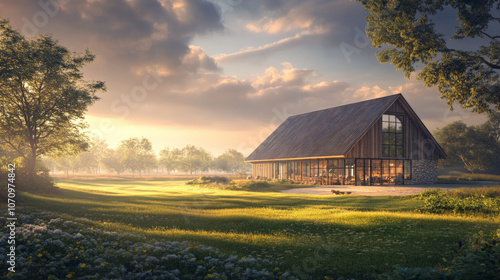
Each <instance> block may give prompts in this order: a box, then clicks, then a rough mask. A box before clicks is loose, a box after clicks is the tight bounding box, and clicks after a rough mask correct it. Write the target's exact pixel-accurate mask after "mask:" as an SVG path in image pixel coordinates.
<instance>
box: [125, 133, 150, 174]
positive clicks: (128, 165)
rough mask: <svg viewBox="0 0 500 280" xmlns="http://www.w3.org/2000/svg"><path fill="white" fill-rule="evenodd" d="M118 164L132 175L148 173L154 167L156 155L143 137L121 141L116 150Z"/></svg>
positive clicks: (148, 141) (147, 140)
mask: <svg viewBox="0 0 500 280" xmlns="http://www.w3.org/2000/svg"><path fill="white" fill-rule="evenodd" d="M116 155H117V159H118V161H119V163H120V164H121V166H122V167H123V168H124V169H128V170H130V171H131V172H132V173H135V172H139V174H141V173H142V171H148V170H151V169H153V168H154V167H156V155H155V154H154V152H153V146H152V144H151V141H150V140H149V139H147V138H145V137H142V138H140V139H139V138H137V137H135V138H129V139H126V140H123V141H122V142H121V143H120V146H118V148H117V149H116Z"/></svg>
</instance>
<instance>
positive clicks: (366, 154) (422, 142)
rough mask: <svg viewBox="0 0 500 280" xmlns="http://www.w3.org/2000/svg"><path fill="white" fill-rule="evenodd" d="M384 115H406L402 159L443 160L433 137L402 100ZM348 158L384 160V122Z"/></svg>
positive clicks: (366, 136) (352, 150) (379, 122)
mask: <svg viewBox="0 0 500 280" xmlns="http://www.w3.org/2000/svg"><path fill="white" fill-rule="evenodd" d="M384 114H396V115H404V124H403V131H404V155H403V157H400V158H401V159H415V160H420V159H427V160H437V159H439V158H443V154H442V153H441V152H440V149H441V147H439V145H438V144H437V142H435V140H434V139H433V138H432V135H430V133H428V132H427V131H425V130H424V129H423V128H422V126H419V125H418V122H419V121H420V119H418V117H417V116H416V114H414V113H413V112H412V111H411V110H410V108H409V106H406V105H405V104H404V103H403V102H402V101H400V99H398V100H396V102H394V103H393V104H392V105H391V106H390V107H389V108H388V109H387V110H386V111H385V112H384ZM346 158H383V157H382V121H381V119H380V118H379V119H378V120H377V122H376V123H375V124H374V125H373V126H372V127H371V128H370V129H369V130H368V131H367V132H366V134H365V135H363V137H362V138H361V139H360V140H359V141H358V142H357V143H356V144H355V145H354V146H353V147H352V148H351V149H350V150H349V152H347V154H346Z"/></svg>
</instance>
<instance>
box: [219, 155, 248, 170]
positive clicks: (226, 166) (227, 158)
mask: <svg viewBox="0 0 500 280" xmlns="http://www.w3.org/2000/svg"><path fill="white" fill-rule="evenodd" d="M214 166H215V168H216V169H218V170H221V171H225V172H230V173H239V172H244V171H246V169H247V165H246V163H245V156H244V155H243V154H242V153H240V152H238V151H236V150H235V149H228V150H226V151H225V152H224V153H223V154H222V155H220V156H218V157H217V158H216V159H215V160H214Z"/></svg>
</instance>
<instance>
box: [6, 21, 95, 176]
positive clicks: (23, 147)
mask: <svg viewBox="0 0 500 280" xmlns="http://www.w3.org/2000/svg"><path fill="white" fill-rule="evenodd" d="M93 60H94V55H92V54H91V53H90V52H89V51H86V52H85V53H84V54H77V53H72V52H70V51H68V50H67V49H66V48H65V47H63V46H61V45H60V44H59V43H58V42H57V41H56V40H55V39H53V38H52V37H51V36H50V35H42V36H38V37H35V38H25V37H24V36H23V35H21V33H19V32H18V31H16V30H14V29H12V27H11V26H10V24H9V22H8V21H7V20H2V19H0V145H1V146H3V148H7V149H9V150H10V151H13V152H16V153H17V154H18V156H21V157H23V158H25V159H26V168H27V172H28V177H29V178H30V179H31V180H33V179H34V178H33V177H34V176H35V166H36V159H37V157H38V156H40V155H45V154H48V153H51V152H57V151H60V150H64V149H65V148H67V147H69V146H71V147H76V148H79V147H83V146H85V145H84V143H85V140H86V139H85V137H84V136H83V135H82V133H81V129H83V128H84V127H85V124H84V123H83V118H84V115H85V113H86V111H87V108H88V107H89V106H90V105H92V104H93V103H94V102H95V101H97V100H98V99H99V97H97V95H96V93H97V92H99V91H104V90H105V87H104V83H103V82H100V81H95V82H86V81H84V80H83V74H82V72H81V68H83V67H84V66H85V64H88V63H90V62H92V61H93ZM32 183H34V181H33V182H32Z"/></svg>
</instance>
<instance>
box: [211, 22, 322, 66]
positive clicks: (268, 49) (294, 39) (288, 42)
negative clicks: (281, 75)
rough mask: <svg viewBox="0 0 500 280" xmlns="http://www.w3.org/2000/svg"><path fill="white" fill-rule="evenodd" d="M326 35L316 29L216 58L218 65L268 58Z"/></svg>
mask: <svg viewBox="0 0 500 280" xmlns="http://www.w3.org/2000/svg"><path fill="white" fill-rule="evenodd" d="M323 33H325V32H324V30H321V29H316V30H313V31H309V30H307V31H303V32H300V33H297V34H295V35H294V36H291V37H286V38H283V39H280V40H278V41H276V42H273V43H270V44H266V45H262V46H258V47H256V48H248V49H245V50H242V51H238V52H235V53H230V54H219V55H217V56H215V60H216V61H217V62H218V63H232V62H238V61H243V60H246V59H249V58H252V57H266V56H269V55H271V54H273V53H275V52H277V51H280V50H285V49H289V48H292V47H296V46H299V45H302V44H304V43H305V42H311V41H313V40H314V39H315V38H316V37H318V35H321V34H323Z"/></svg>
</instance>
